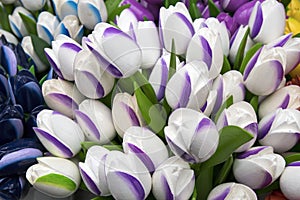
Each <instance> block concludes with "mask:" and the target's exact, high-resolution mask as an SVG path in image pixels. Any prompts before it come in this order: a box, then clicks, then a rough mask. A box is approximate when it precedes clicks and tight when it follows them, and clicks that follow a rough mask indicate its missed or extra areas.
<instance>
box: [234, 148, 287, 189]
mask: <svg viewBox="0 0 300 200" xmlns="http://www.w3.org/2000/svg"><path fill="white" fill-rule="evenodd" d="M284 167H285V160H284V158H283V157H282V156H281V155H279V154H275V153H273V148H272V147H270V146H257V147H253V148H251V149H249V150H248V151H245V152H243V153H241V154H239V155H238V156H237V158H236V159H235V161H234V164H233V174H234V177H235V179H236V180H237V181H238V182H240V183H242V184H245V185H247V186H249V187H250V188H252V189H261V188H264V187H266V186H268V185H270V184H272V183H273V182H274V181H275V180H276V179H277V178H278V177H279V176H280V175H281V173H282V172H283V170H284Z"/></svg>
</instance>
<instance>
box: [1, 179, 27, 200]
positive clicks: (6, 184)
mask: <svg viewBox="0 0 300 200" xmlns="http://www.w3.org/2000/svg"><path fill="white" fill-rule="evenodd" d="M28 189H29V184H28V183H27V182H26V179H25V177H24V176H8V177H3V178H0V199H5V200H18V199H20V198H21V197H22V196H23V195H22V194H24V193H25V192H26V191H27V190H28Z"/></svg>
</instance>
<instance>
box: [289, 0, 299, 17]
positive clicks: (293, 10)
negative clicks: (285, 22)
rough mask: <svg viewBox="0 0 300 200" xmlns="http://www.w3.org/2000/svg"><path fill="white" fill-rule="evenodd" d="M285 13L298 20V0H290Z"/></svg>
mask: <svg viewBox="0 0 300 200" xmlns="http://www.w3.org/2000/svg"><path fill="white" fill-rule="evenodd" d="M286 14H287V16H289V17H293V18H295V19H296V20H298V21H300V0H291V2H290V3H289V5H288V9H287V13H286Z"/></svg>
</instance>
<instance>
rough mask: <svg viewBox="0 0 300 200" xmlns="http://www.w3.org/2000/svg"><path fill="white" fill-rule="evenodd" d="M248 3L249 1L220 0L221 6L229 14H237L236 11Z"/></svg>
mask: <svg viewBox="0 0 300 200" xmlns="http://www.w3.org/2000/svg"><path fill="white" fill-rule="evenodd" d="M246 2H248V0H242V1H241V0H220V4H221V5H222V7H223V9H224V10H226V11H229V12H235V11H236V9H238V8H239V7H241V6H242V5H243V4H245V3H246Z"/></svg>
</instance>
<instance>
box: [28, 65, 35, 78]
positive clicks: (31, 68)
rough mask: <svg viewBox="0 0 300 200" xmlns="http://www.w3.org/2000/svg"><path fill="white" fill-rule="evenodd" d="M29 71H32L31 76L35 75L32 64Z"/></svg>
mask: <svg viewBox="0 0 300 200" xmlns="http://www.w3.org/2000/svg"><path fill="white" fill-rule="evenodd" d="M29 71H30V72H31V73H32V75H33V76H35V70H34V65H31V67H30V68H29Z"/></svg>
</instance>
